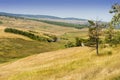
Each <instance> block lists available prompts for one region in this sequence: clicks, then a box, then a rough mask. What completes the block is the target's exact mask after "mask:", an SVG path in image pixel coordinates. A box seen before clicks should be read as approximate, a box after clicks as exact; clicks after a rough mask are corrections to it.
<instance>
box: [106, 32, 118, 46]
mask: <svg viewBox="0 0 120 80" xmlns="http://www.w3.org/2000/svg"><path fill="white" fill-rule="evenodd" d="M105 41H106V43H109V44H110V45H111V46H112V45H116V46H117V45H118V44H120V32H115V35H114V36H113V37H112V39H109V38H107V37H106V38H105Z"/></svg>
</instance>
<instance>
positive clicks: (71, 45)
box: [65, 41, 75, 48]
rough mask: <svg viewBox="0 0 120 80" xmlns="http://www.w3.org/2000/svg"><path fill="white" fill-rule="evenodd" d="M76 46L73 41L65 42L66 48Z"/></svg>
mask: <svg viewBox="0 0 120 80" xmlns="http://www.w3.org/2000/svg"><path fill="white" fill-rule="evenodd" d="M74 46H75V45H74V43H73V42H71V41H69V42H67V43H66V44H65V47H66V48H70V47H74Z"/></svg>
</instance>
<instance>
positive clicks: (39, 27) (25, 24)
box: [0, 16, 79, 35]
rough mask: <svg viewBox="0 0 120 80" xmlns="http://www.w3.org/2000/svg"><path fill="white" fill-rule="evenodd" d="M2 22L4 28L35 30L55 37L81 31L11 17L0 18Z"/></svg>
mask: <svg viewBox="0 0 120 80" xmlns="http://www.w3.org/2000/svg"><path fill="white" fill-rule="evenodd" d="M0 21H2V22H3V24H2V26H6V27H11V28H19V29H27V30H33V31H37V32H41V33H50V34H55V35H62V34H64V33H66V32H76V31H79V30H78V29H75V28H68V27H67V28H66V27H62V26H56V25H51V24H47V23H43V22H40V21H33V20H26V19H15V18H9V17H3V16H0Z"/></svg>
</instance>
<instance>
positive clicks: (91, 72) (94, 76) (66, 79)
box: [0, 47, 120, 80]
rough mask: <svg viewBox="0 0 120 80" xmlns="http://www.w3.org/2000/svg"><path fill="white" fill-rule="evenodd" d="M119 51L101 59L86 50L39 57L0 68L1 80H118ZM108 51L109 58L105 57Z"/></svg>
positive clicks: (46, 54)
mask: <svg viewBox="0 0 120 80" xmlns="http://www.w3.org/2000/svg"><path fill="white" fill-rule="evenodd" d="M118 49H119V47H116V48H105V49H103V50H102V51H103V52H101V53H104V54H103V55H101V56H96V54H95V50H94V49H93V48H89V47H75V48H70V49H65V50H58V51H52V52H46V53H41V54H37V55H33V56H30V57H27V58H23V59H20V60H18V61H15V62H11V63H5V64H1V65H0V71H2V72H0V75H1V76H0V79H1V80H24V79H26V80H119V79H120V78H119V74H120V61H119V58H120V56H119V54H120V53H119V50H118ZM107 50H112V54H111V55H109V54H105V53H106V51H107Z"/></svg>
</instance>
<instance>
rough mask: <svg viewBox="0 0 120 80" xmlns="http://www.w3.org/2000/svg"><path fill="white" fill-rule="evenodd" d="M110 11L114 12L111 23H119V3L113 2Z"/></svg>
mask: <svg viewBox="0 0 120 80" xmlns="http://www.w3.org/2000/svg"><path fill="white" fill-rule="evenodd" d="M110 13H114V16H113V18H112V21H111V23H112V24H113V25H119V24H120V4H118V3H117V4H114V5H113V6H112V9H111V10H110Z"/></svg>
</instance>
